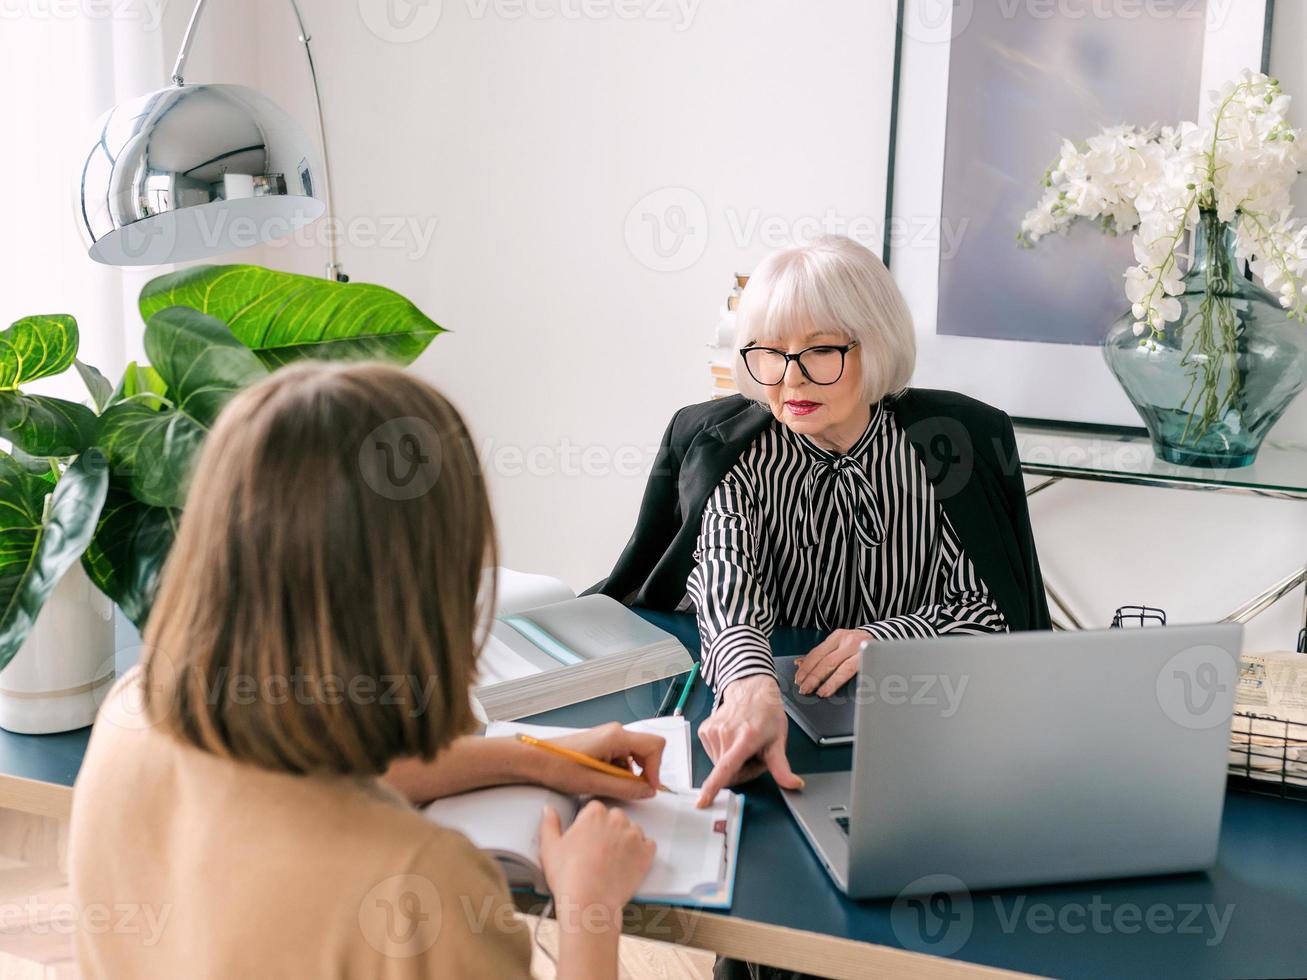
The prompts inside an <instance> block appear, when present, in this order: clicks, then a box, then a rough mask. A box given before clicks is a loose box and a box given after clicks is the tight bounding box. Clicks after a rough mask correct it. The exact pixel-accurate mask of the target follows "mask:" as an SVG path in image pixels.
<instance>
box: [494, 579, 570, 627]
mask: <svg viewBox="0 0 1307 980" xmlns="http://www.w3.org/2000/svg"><path fill="white" fill-rule="evenodd" d="M495 572H496V576H497V577H496V583H497V584H496V587H495V618H496V619H498V618H500V617H502V616H511V615H513V614H514V613H519V612H522V611H524V610H526V609H535V608H536V607H538V606H548V605H550V604H552V603H555V602H565V601H567V600H568V599H575V598H576V593H575V592H573V591H572V590H571V589H569V588H568V587H567V585H566V583H564V582H562V581H561V580H560V579H556V578H553V577H551V576H549V575H532V574H531V573H530V572H515V571H513V569H511V568H503V567H500V568H497V569H495Z"/></svg>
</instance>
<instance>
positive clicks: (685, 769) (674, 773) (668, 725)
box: [486, 715, 694, 792]
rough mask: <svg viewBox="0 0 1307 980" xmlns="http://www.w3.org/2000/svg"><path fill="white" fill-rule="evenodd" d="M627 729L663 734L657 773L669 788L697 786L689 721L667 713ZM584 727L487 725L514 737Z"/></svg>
mask: <svg viewBox="0 0 1307 980" xmlns="http://www.w3.org/2000/svg"><path fill="white" fill-rule="evenodd" d="M622 727H624V728H626V729H627V730H628V731H632V732H644V733H646V734H652V735H661V736H662V737H663V739H664V740H665V741H666V743H667V746H666V747H665V748H664V749H663V759H662V764H661V768H660V769H659V772H658V780H659V782H661V783H663V784H664V785H665V786H667V788H668V789H673V790H678V791H682V792H689V791H690V790H691V789H692V788H693V786H694V777H693V775H692V770H691V768H690V723H689V722H688V721H686V720H685V718H683V717H677V716H672V715H668V716H666V717H663V718H645V719H642V720H640V721H633V722H631V723H630V724H628V725H624V726H622ZM585 730H586V729H584V728H562V727H559V726H556V725H527V724H524V723H522V722H517V721H492V722H491V723H490V725H489V726H488V727H487V728H486V737H487V738H503V737H506V736H507V737H512V736H514V735H516V734H518V733H519V732H521V733H522V734H525V735H532V736H534V737H536V738H558V737H560V736H562V735H575V734H576V733H577V732H583V731H585Z"/></svg>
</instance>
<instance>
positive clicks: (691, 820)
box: [423, 718, 744, 909]
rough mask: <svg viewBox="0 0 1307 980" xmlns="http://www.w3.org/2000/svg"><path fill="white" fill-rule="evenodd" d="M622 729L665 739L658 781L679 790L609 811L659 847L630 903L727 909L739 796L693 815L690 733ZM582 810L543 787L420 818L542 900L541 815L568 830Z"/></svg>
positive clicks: (670, 726)
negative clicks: (624, 816)
mask: <svg viewBox="0 0 1307 980" xmlns="http://www.w3.org/2000/svg"><path fill="white" fill-rule="evenodd" d="M626 727H627V728H629V729H632V730H634V731H645V732H653V733H654V734H657V735H661V736H663V738H665V739H666V740H667V748H666V749H665V750H664V752H663V763H662V771H661V772H660V773H659V776H660V779H661V781H662V782H663V783H664V784H665V785H666V786H668V787H669V788H670V789H673V790H679V791H680V792H678V793H675V794H672V793H659V794H658V795H657V796H655V797H654V798H653V799H649V800H636V801H634V802H630V803H616V804H614V805H615V806H619V807H621V808H622V809H623V810H625V811H626V812H627V813H628V814H630V816H631V819H632V820H634V821H636V822H637V823H638V824H639V825H640V826H641V827H642V828H643V830H644V832H645V834H647V835H648V836H649V837H650V838H652V839H653V840H654V841H655V842H656V843H657V845H658V848H657V851H656V853H655V855H654V863H653V867H652V868H650V869H649V874H648V875H647V876H646V877H645V879H644V882H643V883H642V884H641V885H640V890H639V891H638V892H637V893H636V896H635V898H634V899H633V901H637V902H651V903H657V904H663V905H692V906H697V907H702V908H716V909H724V908H730V905H731V899H732V896H733V892H734V889H735V866H736V859H737V856H738V855H739V850H740V828H741V825H742V820H743V816H744V797H743V796H741V795H739V794H738V793H732V792H730V791H723V792H722V793H720V794H719V795H718V797H717V800H716V802H715V803H714V804H713V805H712V806H711V807H709V808H707V809H705V810H696V809H695V806H694V804H695V801H696V800H697V799H698V793H697V792H694V791H693V790H692V789H691V777H690V771H691V770H690V728H689V725H688V723H687V722H686V721H685V719H684V718H650V719H648V720H647V721H637V722H632V723H631V724H629V725H627V726H626ZM575 731H578V729H574V728H551V727H548V726H545V725H523V724H516V723H510V722H494V723H492V724H491V725H490V727H489V728H488V729H487V730H486V735H487V736H500V735H514V734H516V733H517V732H526V733H527V734H529V735H535V736H536V737H537V738H554V737H557V736H559V735H567V734H570V733H572V732H575ZM585 803H586V800H585V799H584V798H578V797H573V796H565V795H564V794H562V793H556V792H554V791H553V790H550V789H545V788H544V787H541V786H500V787H496V788H494V789H483V790H477V791H475V792H472V793H463V794H461V795H459V796H451V797H447V798H445V799H442V800H436V801H435V802H434V803H432V804H430V805H429V806H427V807H426V809H425V810H424V811H423V812H424V813H425V814H426V816H427V818H428V819H429V820H432V821H434V822H435V823H438V824H440V825H441V826H443V827H450V828H452V829H454V830H458V831H461V832H462V833H464V834H466V835H467V837H468V839H469V840H471V841H472V843H473V844H475V845H476V846H477V847H479V848H480V849H481V850H483V851H486V852H487V853H488V854H490V855H491V856H492V857H494V858H495V859H496V860H498V862H499V864H500V866H501V867H502V868H503V869H504V876H505V877H506V878H507V879H508V884H509V887H510V888H532V889H534V890H535V891H536V892H538V893H541V894H545V893H547V892H548V885H547V884H546V883H545V877H544V873H543V871H542V870H541V867H540V811H541V809H542V808H543V807H544V806H546V805H548V806H552V807H553V808H554V809H555V810H557V811H558V815H559V816H560V817H561V818H562V824H563V829H564V830H566V829H567V827H568V826H570V824H571V822H572V820H573V819H574V818H575V816H576V814H577V813H578V812H579V811H580V809H581V807H583V806H584V805H585Z"/></svg>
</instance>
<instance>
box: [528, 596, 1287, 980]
mask: <svg viewBox="0 0 1307 980" xmlns="http://www.w3.org/2000/svg"><path fill="white" fill-rule="evenodd" d="M642 615H644V616H645V618H647V619H648V620H649V621H650V622H653V623H655V624H656V625H658V626H661V627H663V628H664V629H667V630H669V631H671V632H674V633H675V634H676V635H677V636H678V637H679V638H680V639H681V640H682V642H684V643H685V644H686V646H687V647H688V648H689V649H690V650H691V651H692V652H694V653H695V655H696V656H697V655H698V649H699V641H698V636H697V634H696V631H695V628H694V622H693V619H692V618H691V617H688V616H678V615H669V614H658V613H642ZM819 636H820V634H817V633H814V632H812V631H800V630H778V631H777V634H776V635H775V636H774V637H773V645H774V648H775V650H776V653H777V654H778V655H783V654H787V653H802V652H806V650H807V649H809V648H810V647H811V645H812V642H813V641H814V640H815V639H817V638H819ZM667 683H668V682H666V681H663V682H658V683H655V684H647V685H643V686H642V687H639V688H634V689H632V690H630V691H626V692H623V693H620V694H615V695H609V696H607V697H603V698H598V699H596V700H594V701H590V702H586V703H583V704H578V705H573V706H571V707H569V708H564V709H560V710H558V711H551V712H548V713H547V714H543V715H540V716H538V717H537V718H533V719H532V720H533V721H539V722H542V723H543V722H547V723H550V724H556V725H571V726H578V727H579V726H588V725H595V724H600V723H602V722H606V721H613V720H618V721H631V720H634V719H636V718H641V717H648V716H649V715H651V714H653V713H654V711H656V709H657V707H658V703H659V700H660V698H661V694H662V692H663V691H664V690H665V688H666V686H667ZM711 707H712V705H711V696H710V694H709V692H708V691H707V689H706V688H705V687H704V686H703V685H698V686H697V688H696V691H695V694H694V695H693V696H692V698H691V699H690V703H689V705H688V707H687V711H686V714H687V716H688V717H689V718H690V721H691V725H692V727H697V725H698V723H699V722H700V721H701V720H703V718H704V717H706V716H707V714H708V712H709V711H710V710H711ZM787 744H788V747H789V758H790V763H791V765H792V767H793V768H794V770H795V771H796V772H798V773H804V772H816V771H832V770H838V769H847V768H849V764H850V759H851V754H852V751H851V749H849V748H847V747H844V748H831V749H822V748H818V747H817V746H816V745H815V744H814V743H813V742H812V741H811V740H810V739H808V737H807V736H806V735H804V734H803V732H802V731H800V730H799V729H798V728H797V727H795V726H794V725H793V723H791V725H790V733H789V739H788V743H787ZM1067 761H1068V765H1070V766H1074V760H1067ZM710 768H711V764H710V762H709V760H708V758H707V756H706V755H705V754H704V752H703V749H702V747H701V746H700V745H699V744H698V740H697V738H696V739H695V754H694V773H695V779H696V781H702V780H703V778H704V777H705V776H706V775H707V774H708V771H709V769H710ZM922 778H929V774H923V777H922ZM739 788H740V789H741V790H742V791H743V792H744V793H745V795H746V797H747V799H748V803H747V807H746V812H745V819H744V832H743V836H742V839H741V854H740V867H739V875H738V878H737V880H736V890H735V902H734V904H733V906H732V908H731V910H730V912H729V913H707V912H704V913H698V912H684V911H675V912H673V911H672V910H668V909H659V908H657V907H653V906H649V907H645V908H642V909H638V910H635V911H634V912H633V915H634V916H635V920H634V921H633V922H632V928H631V931H632V932H638V933H640V934H642V935H647V936H649V937H650V938H656V939H663V940H667V941H674V942H682V943H685V944H688V945H692V946H697V947H701V948H706V949H712V950H715V951H717V952H723V953H727V954H729V955H733V956H738V957H748V958H751V959H753V960H755V961H758V962H767V963H771V964H773V965H777V966H784V967H788V968H790V969H807V970H811V971H812V972H814V973H818V974H824V975H829V976H837V977H843V976H847V977H855V976H857V977H870V976H878V977H883V976H887V975H903V974H907V973H912V974H913V975H924V976H931V977H942V976H968V977H969V976H981V975H985V974H989V975H993V971H992V970H988V969H984V967H990V968H994V967H997V968H999V969H1000V970H1010V971H1018V972H1024V973H1031V974H1038V975H1044V976H1055V977H1096V978H1097V977H1130V976H1137V977H1157V976H1169V977H1175V978H1188V977H1304V976H1307V803H1296V802H1291V801H1282V800H1274V799H1266V798H1261V797H1255V796H1249V795H1245V794H1242V793H1230V794H1228V795H1227V797H1226V806H1225V818H1224V823H1223V827H1222V832H1221V846H1220V856H1219V860H1218V864H1217V866H1216V868H1214V869H1213V870H1212V871H1211V872H1210V873H1207V874H1187V875H1170V876H1165V877H1155V878H1143V879H1130V880H1117V881H1102V882H1090V883H1080V884H1072V885H1060V886H1049V887H1043V888H1021V889H1005V890H1002V891H995V892H985V893H976V894H973V895H971V896H969V897H965V896H964V897H962V898H961V899H959V900H955V901H954V902H953V904H952V908H942V907H940V906H938V905H937V906H935V911H941V912H944V913H945V914H946V916H947V917H946V918H945V917H940V916H936V915H935V914H933V912H930V911H925V910H920V909H916V908H911V907H908V906H907V905H906V904H904V903H898V904H897V905H896V903H894V902H892V901H869V902H853V901H849V900H848V899H847V898H845V897H844V896H843V895H842V894H841V893H840V892H839V891H838V890H837V889H836V888H835V886H834V885H833V884H832V883H831V881H830V879H829V878H828V877H827V876H826V873H825V872H824V871H823V870H822V868H821V865H820V864H819V863H818V861H817V858H816V857H815V856H814V855H813V853H812V851H811V849H810V848H809V847H808V844H807V841H806V840H805V839H804V837H803V836H802V835H801V834H800V832H799V830H798V828H797V827H796V826H795V824H794V822H793V820H792V819H791V817H790V815H789V811H788V810H787V809H786V808H785V804H784V802H783V801H782V800H781V798H780V795H779V792H778V791H777V789H776V787H775V785H774V784H773V783H772V781H771V779H770V778H769V777H763V778H761V779H759V780H756V781H754V782H752V783H748V784H746V785H744V786H742V787H739ZM948 870H949V869H947V868H941V869H940V871H941V872H945V873H946V872H947V871H948ZM792 930H797V931H792ZM849 940H853V941H855V942H849ZM868 944H875V945H868ZM904 950H911V951H916V952H918V953H927V954H934V956H932V957H930V958H926V957H921V956H914V955H911V954H910V953H906V952H904ZM938 956H947V957H948V960H942V959H939V958H937V957H938Z"/></svg>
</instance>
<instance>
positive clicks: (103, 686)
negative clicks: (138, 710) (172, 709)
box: [0, 562, 114, 735]
mask: <svg viewBox="0 0 1307 980" xmlns="http://www.w3.org/2000/svg"><path fill="white" fill-rule="evenodd" d="M113 676H114V645H113V603H112V602H110V601H109V600H108V599H107V598H105V596H104V594H103V593H102V592H101V591H100V590H99V589H97V588H96V587H95V586H94V585H92V584H91V580H90V579H88V578H87V577H86V573H85V572H84V571H82V566H81V563H80V562H78V563H77V564H75V565H73V567H72V568H70V569H69V570H68V571H67V572H66V573H64V577H63V578H61V579H60V580H59V583H58V584H57V585H56V586H55V587H54V591H53V592H52V593H51V594H50V598H49V599H48V600H47V601H46V604H45V606H44V607H43V608H42V609H41V612H40V613H39V614H38V615H37V617H36V623H35V624H33V626H32V631H31V632H30V633H29V634H28V636H27V640H26V641H25V642H24V643H23V645H22V647H21V648H20V649H19V651H18V653H17V654H16V655H15V656H14V659H13V660H11V661H9V664H8V666H6V667H5V669H4V670H2V671H0V728H5V729H8V730H9V731H11V732H21V733H23V734H25V735H47V734H50V733H51V732H67V731H72V730H73V729H76V728H85V727H86V726H87V725H89V724H90V723H91V722H92V721H94V720H95V712H96V710H97V709H98V708H99V706H100V702H101V701H103V700H104V696H105V694H107V693H108V691H109V685H111V684H112V683H113Z"/></svg>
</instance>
